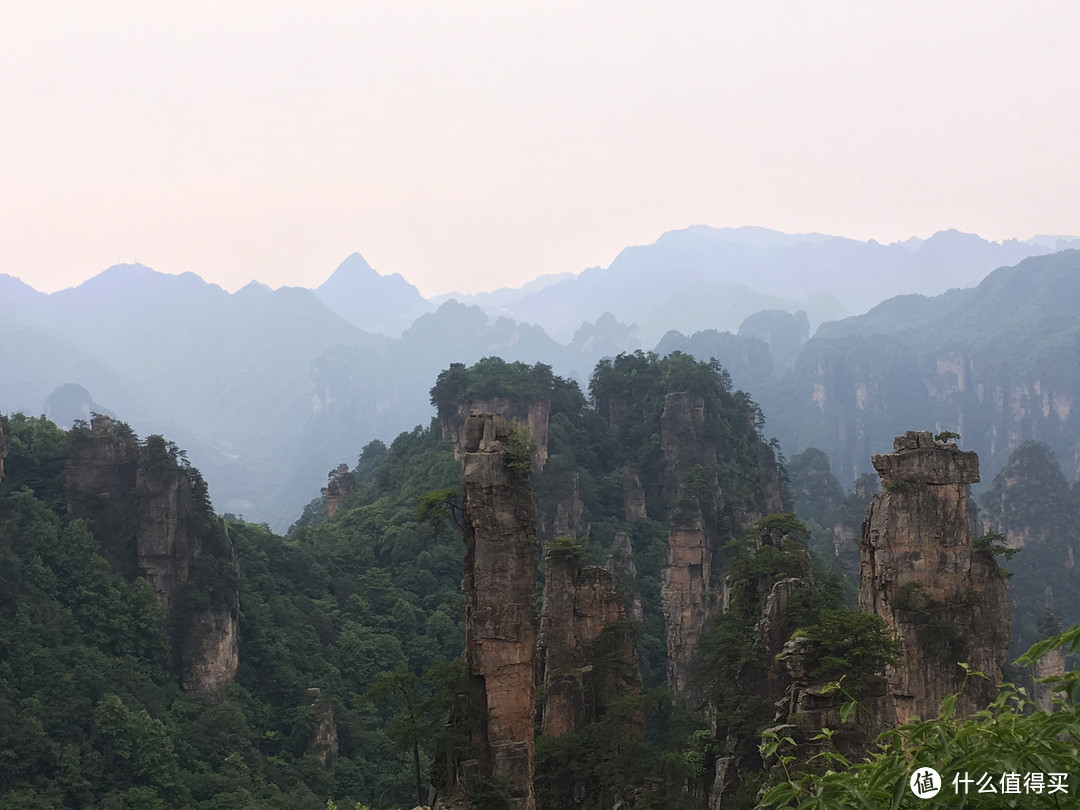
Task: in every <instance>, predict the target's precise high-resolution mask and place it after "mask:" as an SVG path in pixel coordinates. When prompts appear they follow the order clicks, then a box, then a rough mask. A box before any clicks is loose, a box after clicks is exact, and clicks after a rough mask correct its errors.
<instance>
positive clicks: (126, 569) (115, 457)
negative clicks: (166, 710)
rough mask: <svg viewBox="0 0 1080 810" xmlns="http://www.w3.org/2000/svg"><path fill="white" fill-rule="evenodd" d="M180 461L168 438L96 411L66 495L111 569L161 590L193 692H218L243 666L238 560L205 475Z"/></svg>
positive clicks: (71, 467)
mask: <svg viewBox="0 0 1080 810" xmlns="http://www.w3.org/2000/svg"><path fill="white" fill-rule="evenodd" d="M180 458H181V457H180V455H179V452H178V450H177V449H176V448H175V446H174V445H170V444H168V443H167V442H165V440H164V439H162V438H161V437H160V436H151V437H149V438H148V439H147V440H146V442H145V443H144V444H139V443H138V442H137V441H136V440H135V437H134V436H133V435H132V434H131V432H130V430H129V429H126V426H125V425H122V423H119V422H116V421H114V420H113V419H111V418H109V417H108V416H100V415H99V416H95V417H94V419H93V421H92V423H91V428H90V431H89V434H88V435H86V436H81V437H76V439H75V440H74V441H73V442H72V446H71V451H70V455H69V457H68V463H67V468H66V471H65V494H66V497H67V502H68V512H69V514H71V515H72V516H73V517H77V518H85V519H86V520H87V521H89V523H90V525H91V527H92V529H93V531H94V535H95V536H96V537H97V538H98V540H99V542H100V543H101V551H102V555H103V556H104V557H105V559H106V560H107V561H108V562H109V565H110V567H111V568H112V570H113V571H117V572H121V573H123V574H125V575H127V576H130V577H136V576H138V577H142V578H143V579H145V580H146V581H147V582H148V583H150V586H151V587H152V588H153V589H154V593H155V594H157V597H158V600H159V601H160V602H161V604H162V606H163V607H164V608H165V610H166V614H167V616H168V621H169V636H170V640H171V642H172V648H173V663H174V667H175V669H176V670H177V673H178V674H179V676H180V682H181V685H182V686H183V687H184V689H185V690H187V691H189V692H193V693H195V694H199V695H206V696H210V697H219V696H220V695H222V694H223V693H224V691H225V687H226V686H228V684H229V683H231V682H232V680H233V678H234V677H235V675H236V668H237V663H238V648H237V624H238V609H239V605H238V597H237V565H236V559H235V556H234V554H233V549H232V543H231V542H230V541H229V536H228V533H227V532H226V530H225V526H224V524H223V523H222V522H221V520H220V519H219V518H217V517H216V516H215V515H214V513H213V510H212V509H211V508H210V505H209V501H208V500H207V498H206V490H205V482H203V481H202V479H201V477H199V476H198V475H197V473H195V471H194V470H192V469H191V468H185V467H184V466H182V464H181V463H179V460H180Z"/></svg>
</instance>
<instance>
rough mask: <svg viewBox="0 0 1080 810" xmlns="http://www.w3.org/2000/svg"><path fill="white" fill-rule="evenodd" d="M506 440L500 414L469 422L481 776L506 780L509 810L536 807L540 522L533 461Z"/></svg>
mask: <svg viewBox="0 0 1080 810" xmlns="http://www.w3.org/2000/svg"><path fill="white" fill-rule="evenodd" d="M510 433H511V425H510V423H509V422H508V421H507V419H506V418H505V417H503V416H501V415H497V414H495V415H493V414H478V415H474V416H470V417H469V418H468V419H467V420H466V422H465V428H464V441H463V451H464V452H463V453H462V476H461V480H462V495H463V497H464V506H465V515H464V530H465V576H464V580H463V583H462V589H463V590H464V592H465V658H466V662H467V664H468V667H469V675H470V679H471V684H472V689H473V694H474V697H475V699H476V700H477V702H478V703H480V708H482V709H484V713H485V716H484V719H483V720H482V721H481V728H480V729H479V733H478V735H477V736H478V737H479V739H474V742H475V743H477V749H478V750H477V757H478V764H479V769H480V774H481V776H483V777H495V778H498V779H500V780H505V784H506V785H507V787H508V789H509V794H510V807H511V808H512V810H535V807H536V802H535V799H534V797H533V788H532V779H533V752H534V745H533V721H534V717H535V713H536V712H535V703H534V690H535V687H534V680H533V663H534V656H535V651H536V573H537V570H536V569H537V554H538V547H537V538H536V525H537V516H536V503H535V501H534V499H533V494H532V490H531V489H530V488H529V469H530V466H531V459H530V458H529V456H528V454H526V455H525V457H524V458H517V457H515V455H514V454H513V453H512V452H510ZM467 791H468V786H466V792H467Z"/></svg>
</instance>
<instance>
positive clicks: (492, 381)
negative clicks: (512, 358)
mask: <svg viewBox="0 0 1080 810" xmlns="http://www.w3.org/2000/svg"><path fill="white" fill-rule="evenodd" d="M554 383H555V375H554V374H553V373H552V371H551V366H548V365H545V364H543V363H537V364H535V365H533V366H529V365H527V364H525V363H521V362H514V363H507V362H506V361H505V360H503V359H502V358H501V357H485V358H483V359H482V360H479V361H478V362H476V363H475V364H473V365H471V366H468V367H466V366H465V364H464V363H451V364H450V367H449V368H448V369H446V370H445V371H443V372H442V373H441V374H439V377H438V379H437V380H436V381H435V385H434V386H433V387H432V389H431V404H432V405H434V406H435V409H436V410H437V412H438V415H439V418H440V419H449V418H450V417H451V416H452V415H454V414H455V413H456V411H457V407H458V405H460V404H461V403H463V402H469V401H471V400H478V399H491V398H494V397H508V398H514V399H520V400H527V401H534V400H540V399H546V398H548V397H549V396H550V395H551V389H552V386H553V385H554Z"/></svg>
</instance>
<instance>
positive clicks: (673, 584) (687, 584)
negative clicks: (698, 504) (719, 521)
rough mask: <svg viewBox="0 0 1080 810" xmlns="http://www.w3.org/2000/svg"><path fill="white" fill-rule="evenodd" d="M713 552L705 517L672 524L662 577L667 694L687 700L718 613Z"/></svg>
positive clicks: (692, 515)
mask: <svg viewBox="0 0 1080 810" xmlns="http://www.w3.org/2000/svg"><path fill="white" fill-rule="evenodd" d="M711 580H712V548H711V544H710V542H709V538H708V536H707V535H706V532H705V522H704V520H703V519H702V517H701V512H700V511H699V510H697V509H696V508H691V511H690V513H689V514H686V515H680V516H678V517H677V519H676V518H675V517H673V518H672V520H671V526H670V529H669V532H668V551H667V564H666V565H665V567H664V568H663V570H662V571H661V572H660V606H661V609H662V610H663V613H664V625H665V627H666V631H667V632H666V635H667V654H668V678H667V680H668V688H669V689H671V691H672V692H673V693H675V694H676V695H680V696H684V697H685V696H687V695H688V690H689V686H690V675H691V669H692V666H693V661H694V652H695V650H696V648H697V643H698V639H699V638H701V631H702V630H703V629H704V627H705V621H706V620H707V619H708V618H709V616H711V615H713V613H715V612H716V611H717V610H718V608H719V605H718V602H717V599H716V594H717V591H714V590H711V589H710V583H711Z"/></svg>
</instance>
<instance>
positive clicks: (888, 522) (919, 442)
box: [859, 431, 1009, 723]
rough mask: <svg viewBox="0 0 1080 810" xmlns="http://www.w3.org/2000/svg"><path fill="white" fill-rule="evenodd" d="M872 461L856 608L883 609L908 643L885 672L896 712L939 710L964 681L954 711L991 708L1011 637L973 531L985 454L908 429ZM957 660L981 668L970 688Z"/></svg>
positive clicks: (993, 575)
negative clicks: (974, 488)
mask: <svg viewBox="0 0 1080 810" xmlns="http://www.w3.org/2000/svg"><path fill="white" fill-rule="evenodd" d="M893 447H894V452H892V453H889V454H886V455H876V456H874V457H873V458H872V459H871V461H872V463H873V465H874V469H875V470H877V472H878V475H879V476H880V477H881V482H882V492H881V493H880V494H879V495H877V496H875V497H874V500H873V501H872V502H871V503H870V507H869V509H868V510H867V513H866V519H865V520H864V521H863V526H862V543H861V546H860V569H861V570H860V583H859V609H860V610H862V611H864V612H867V613H876V614H878V615H879V616H881V617H882V618H883V619H884V620H885V623H886V625H887V627H888V629H889V631H890V632H892V633H893V634H895V636H896V637H897V638H898V639H899V641H900V643H901V645H902V652H901V656H900V664H898V665H897V666H896V667H894V668H890V670H889V672H888V680H889V689H890V691H891V693H892V698H893V702H894V704H895V706H896V719H897V722H898V723H903V722H905V721H907V720H908V719H909V718H911V717H914V716H918V717H921V718H929V717H933V716H935V715H936V714H937V712H938V709H939V707H940V704H941V699H942V698H943V697H945V695H948V694H950V693H953V692H957V691H959V690H960V688H961V686H963V687H964V690H963V695H962V696H961V699H960V701H959V702H958V704H957V711H958V712H960V713H961V714H963V715H970V714H972V713H974V712H975V711H978V710H980V709H982V708H985V707H986V705H987V704H988V703H989V702H990V700H991V699H992V697H993V695H994V692H995V691H996V689H995V684H996V683H999V682H1000V680H1001V664H1002V662H1003V661H1004V660H1005V654H1006V650H1007V647H1008V641H1009V603H1008V597H1007V594H1006V589H1005V582H1004V580H1003V579H1002V577H1001V576H1000V575H999V572H998V566H997V563H996V562H995V561H994V559H993V556H992V555H991V554H990V552H989V551H985V550H982V549H979V548H977V547H976V545H975V543H974V541H973V539H972V533H971V516H970V514H969V501H968V489H967V488H968V484H971V483H975V482H977V481H978V480H979V458H978V456H977V455H976V454H975V453H973V452H963V451H961V450H959V449H958V448H957V447H956V446H955V445H952V444H946V443H941V442H935V440H934V438H933V436H932V435H931V434H930V433H929V432H915V431H908V432H907V433H906V434H904V435H903V436H898V437H897V438H896V439H895V441H894V442H893ZM959 662H964V663H967V664H968V665H969V666H970V667H972V668H973V669H977V670H980V671H982V672H984V673H985V674H986V675H987V676H988V677H989V680H983V679H981V678H972V679H970V680H969V681H968V683H967V684H966V686H965V685H964V671H963V670H962V669H961V667H960V666H959Z"/></svg>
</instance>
